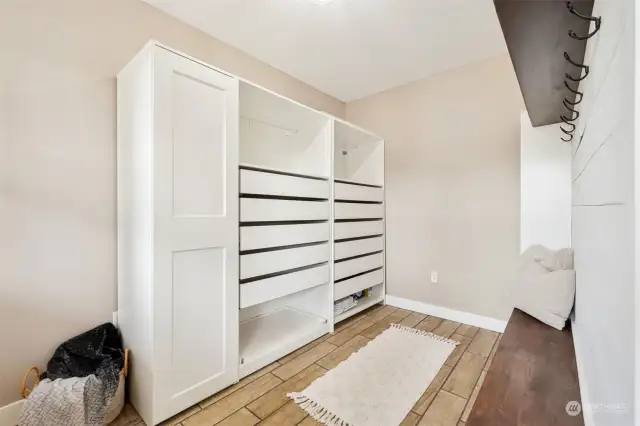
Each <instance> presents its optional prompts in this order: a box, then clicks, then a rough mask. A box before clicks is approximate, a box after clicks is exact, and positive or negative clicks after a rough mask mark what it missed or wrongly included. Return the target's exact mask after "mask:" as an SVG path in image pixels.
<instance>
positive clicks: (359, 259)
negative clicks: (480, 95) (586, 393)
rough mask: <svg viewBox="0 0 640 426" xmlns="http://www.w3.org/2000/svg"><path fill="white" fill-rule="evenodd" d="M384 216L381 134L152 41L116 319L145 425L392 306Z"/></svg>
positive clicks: (142, 67) (132, 124) (122, 77)
mask: <svg viewBox="0 0 640 426" xmlns="http://www.w3.org/2000/svg"><path fill="white" fill-rule="evenodd" d="M384 211H385V208H384V142H383V140H382V139H380V138H379V137H377V136H375V135H373V134H371V133H369V132H367V131H364V130H362V129H359V128H357V127H355V126H353V125H351V124H349V123H346V122H344V121H342V120H339V119H336V118H334V117H332V116H330V115H328V114H326V113H323V112H318V111H315V110H313V109H310V108H308V107H305V106H303V105H301V104H298V103H296V102H294V101H291V100H289V99H286V98H284V97H282V96H279V95H276V94H274V93H272V92H270V91H268V90H265V89H263V88H261V87H258V86H256V85H254V84H251V83H249V82H247V81H244V80H242V79H240V78H238V77H235V76H233V75H230V74H228V73H225V72H224V71H220V70H218V69H216V68H214V67H211V66H209V65H207V64H204V63H202V62H200V61H198V60H196V59H193V58H190V57H188V56H186V55H183V54H181V53H178V52H176V51H173V50H171V49H169V48H167V47H164V46H162V45H160V44H158V43H155V42H150V43H149V44H148V45H147V46H146V47H145V48H144V49H143V50H142V51H141V52H140V53H139V54H138V55H137V56H136V57H135V58H134V59H133V60H132V61H131V62H130V63H129V64H128V65H127V66H126V67H125V68H124V70H122V72H121V73H120V74H119V75H118V319H119V327H120V329H121V331H122V335H123V338H124V343H125V346H127V347H128V348H129V349H130V351H131V362H132V366H131V375H130V399H131V402H132V403H133V405H134V406H135V408H136V409H137V410H138V412H139V413H140V414H141V416H142V418H143V419H144V420H145V422H146V423H147V424H149V425H155V424H158V423H160V422H161V421H163V420H165V419H167V418H169V417H171V416H172V415H174V414H177V413H179V412H180V411H182V410H184V409H186V408H188V407H190V406H191V405H193V404H195V403H197V402H199V401H201V400H202V399H204V398H206V397H208V396H210V395H212V394H214V393H216V392H218V391H220V390H221V389H224V388H225V387H227V386H230V385H232V384H233V383H235V382H237V381H238V380H239V379H240V378H242V377H244V376H246V375H248V374H251V373H252V372H254V371H256V370H258V369H260V368H262V367H264V366H265V365H267V364H269V363H272V362H273V361H275V360H277V359H279V358H281V357H282V356H284V355H286V354H287V353H290V352H292V351H294V350H296V349H298V348H299V347H301V346H303V345H305V344H307V343H309V342H310V341H312V340H314V339H316V338H318V337H320V336H322V335H324V334H326V333H329V332H331V331H333V326H334V324H335V323H337V322H339V321H341V320H344V319H346V318H348V317H349V316H351V315H354V314H355V313H357V312H359V311H361V310H363V309H366V308H367V307H369V306H372V305H374V304H376V303H380V302H383V301H384V295H385V288H384V286H385V282H384V246H385V245H384V233H385V226H384ZM363 290H366V296H364V297H361V298H360V299H358V300H357V305H356V306H354V307H353V308H351V309H349V310H348V311H346V312H344V313H341V314H340V315H339V316H336V317H334V310H333V305H334V301H336V300H339V299H341V298H344V297H347V296H349V295H352V294H355V293H360V292H362V291H363ZM360 296H362V293H360Z"/></svg>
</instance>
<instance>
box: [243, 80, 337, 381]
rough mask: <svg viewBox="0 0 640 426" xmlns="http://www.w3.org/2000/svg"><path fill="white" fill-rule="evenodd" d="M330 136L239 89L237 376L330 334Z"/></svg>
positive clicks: (324, 122) (277, 102) (270, 100)
mask: <svg viewBox="0 0 640 426" xmlns="http://www.w3.org/2000/svg"><path fill="white" fill-rule="evenodd" d="M331 129H332V121H331V119H330V117H328V116H327V115H325V114H322V113H319V112H317V111H314V110H311V109H309V108H307V107H305V106H302V105H300V104H297V103H295V102H293V101H291V100H288V99H285V98H283V97H281V96H278V95H276V94H273V93H271V92H269V91H266V90H264V89H261V88H259V87H257V86H254V85H252V84H250V83H246V82H241V83H240V167H239V169H240V170H239V173H240V193H239V197H240V235H241V242H240V308H241V312H240V321H241V322H240V377H243V376H246V375H248V374H251V373H252V372H254V371H256V370H258V369H259V368H262V367H264V366H265V365H267V364H269V363H271V362H273V361H275V360H277V359H278V358H280V357H282V356H284V355H286V354H287V353H289V352H291V351H293V350H295V349H297V348H299V347H300V346H302V345H305V344H307V343H309V342H310V341H312V340H314V339H316V338H318V337H320V336H322V335H323V334H325V333H327V332H329V331H331V329H332V323H331V319H332V318H331V312H332V311H331V308H332V288H331V283H332V280H331V273H330V269H331V267H330V266H331V262H330V261H331V245H330V240H331V209H330V199H331V183H330V180H329V178H330V171H331V154H332V153H331V137H332V133H331Z"/></svg>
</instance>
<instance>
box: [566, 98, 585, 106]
mask: <svg viewBox="0 0 640 426" xmlns="http://www.w3.org/2000/svg"><path fill="white" fill-rule="evenodd" d="M562 102H563V103H564V102H566V103H568V104H569V105H572V106H573V105H578V104H579V103H580V102H582V96H580V100H579V101H575V102H571V101H570V100H569V98H567V97H566V96H565V97H564V99H563V100H562ZM565 106H566V105H565Z"/></svg>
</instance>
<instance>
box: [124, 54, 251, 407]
mask: <svg viewBox="0 0 640 426" xmlns="http://www.w3.org/2000/svg"><path fill="white" fill-rule="evenodd" d="M153 84H154V102H153V104H154V123H155V124H154V145H153V149H154V155H153V161H154V164H153V168H154V182H153V185H154V191H153V194H154V201H153V202H154V212H155V213H154V255H155V264H154V273H155V276H154V294H153V299H152V300H150V303H153V306H154V317H153V335H154V350H153V353H154V354H155V355H154V357H155V358H154V365H153V366H152V368H153V370H154V373H155V374H154V377H155V379H154V380H157V386H155V385H154V388H155V389H156V392H157V393H156V394H155V398H154V402H155V404H154V406H155V407H156V409H155V410H154V411H155V413H156V414H157V415H156V416H154V418H155V419H164V418H166V417H168V416H170V415H173V414H175V413H177V412H179V411H181V410H183V409H185V408H187V407H189V406H191V405H193V404H195V403H196V402H198V401H200V400H202V399H204V398H206V397H208V396H209V395H212V394H213V393H215V392H217V391H219V390H221V389H223V388H224V387H226V386H228V385H230V384H232V383H234V382H235V381H236V380H237V377H238V340H239V336H238V327H239V325H238V309H239V308H238V305H239V302H238V300H239V289H238V81H237V80H236V79H235V78H232V77H230V76H227V75H225V74H222V73H220V72H217V71H215V70H213V69H211V68H208V67H206V66H204V65H202V64H199V63H197V62H195V61H192V60H190V59H187V58H185V57H183V56H180V55H177V54H175V53H172V52H169V51H167V50H165V49H162V48H157V50H156V54H155V66H154V83H153ZM134 356H135V354H134ZM146 367H147V366H138V367H136V368H146ZM149 392H152V390H151V389H149Z"/></svg>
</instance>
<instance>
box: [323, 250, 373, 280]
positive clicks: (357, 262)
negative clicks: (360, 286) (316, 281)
mask: <svg viewBox="0 0 640 426" xmlns="http://www.w3.org/2000/svg"><path fill="white" fill-rule="evenodd" d="M383 262H384V257H383V255H382V253H376V254H372V255H370V256H364V257H358V258H357V259H351V260H345V261H344V262H337V263H336V264H335V265H334V266H333V274H334V277H335V279H336V280H341V279H343V278H346V277H350V276H351V275H355V274H359V273H360V272H364V271H370V270H372V269H375V268H378V267H380V266H382V264H383Z"/></svg>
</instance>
